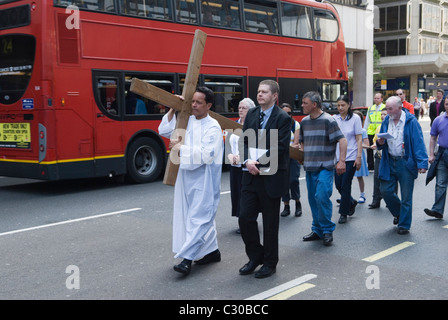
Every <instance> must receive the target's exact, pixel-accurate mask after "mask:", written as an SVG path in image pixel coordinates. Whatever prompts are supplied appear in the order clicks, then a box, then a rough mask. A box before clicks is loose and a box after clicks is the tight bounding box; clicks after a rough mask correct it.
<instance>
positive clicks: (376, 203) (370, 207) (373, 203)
mask: <svg viewBox="0 0 448 320" xmlns="http://www.w3.org/2000/svg"><path fill="white" fill-rule="evenodd" d="M379 207H380V203H379V202H372V203H371V204H369V209H376V208H379Z"/></svg>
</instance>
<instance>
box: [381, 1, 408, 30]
mask: <svg viewBox="0 0 448 320" xmlns="http://www.w3.org/2000/svg"><path fill="white" fill-rule="evenodd" d="M406 12H407V8H406V5H401V6H392V7H383V8H380V29H381V31H397V30H406Z"/></svg>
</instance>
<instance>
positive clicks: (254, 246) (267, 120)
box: [239, 80, 291, 278]
mask: <svg viewBox="0 0 448 320" xmlns="http://www.w3.org/2000/svg"><path fill="white" fill-rule="evenodd" d="M279 90H280V88H279V86H278V83H277V82H275V81H273V80H263V81H261V82H260V84H259V86H258V92H257V101H258V103H259V106H257V107H256V108H252V109H250V110H249V111H248V113H247V116H246V120H245V122H244V126H243V136H242V137H241V138H240V140H239V142H240V150H244V153H242V152H240V154H243V155H244V158H243V159H242V160H243V178H242V190H241V204H240V206H241V207H240V216H239V225H240V230H241V236H242V238H243V241H244V244H245V246H246V254H247V255H248V257H249V262H248V263H247V264H245V265H244V266H243V267H242V268H241V269H240V270H239V272H240V274H241V275H247V274H251V273H252V272H254V271H255V269H256V268H257V267H258V266H259V265H263V266H262V267H261V268H260V270H258V272H257V273H256V274H255V277H256V278H265V277H269V276H271V275H272V274H273V273H275V271H276V266H277V263H278V227H279V211H280V199H281V196H282V195H283V194H285V193H286V191H287V190H288V179H289V178H288V177H289V175H288V166H289V142H290V139H291V133H290V131H291V119H290V117H289V116H288V114H287V113H286V112H284V111H283V110H281V109H280V107H278V106H277V105H276V101H277V99H278V94H279ZM256 151H257V152H258V153H257V152H256ZM264 151H265V152H264ZM260 211H261V213H262V217H263V245H262V244H261V243H260V235H259V232H258V223H257V217H258V213H259V212H260Z"/></svg>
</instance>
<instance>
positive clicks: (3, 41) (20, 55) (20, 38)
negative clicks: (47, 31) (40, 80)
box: [0, 34, 36, 104]
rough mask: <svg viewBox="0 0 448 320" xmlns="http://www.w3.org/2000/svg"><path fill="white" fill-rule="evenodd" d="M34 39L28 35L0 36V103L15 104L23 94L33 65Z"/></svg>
mask: <svg viewBox="0 0 448 320" xmlns="http://www.w3.org/2000/svg"><path fill="white" fill-rule="evenodd" d="M35 50H36V39H35V38H34V37H33V36H29V35H18V34H14V35H4V36H0V103H1V104H12V103H15V102H17V101H18V100H19V99H20V98H21V97H22V96H23V94H24V93H25V90H26V88H27V87H28V83H29V82H30V78H31V73H32V71H33V65H34V55H35Z"/></svg>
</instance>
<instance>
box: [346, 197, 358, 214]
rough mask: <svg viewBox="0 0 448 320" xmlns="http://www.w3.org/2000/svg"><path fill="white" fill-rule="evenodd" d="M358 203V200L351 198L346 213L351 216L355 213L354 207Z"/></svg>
mask: <svg viewBox="0 0 448 320" xmlns="http://www.w3.org/2000/svg"><path fill="white" fill-rule="evenodd" d="M357 205H358V201H356V200H353V203H352V206H351V207H350V211H349V213H348V215H349V216H352V215H353V214H354V213H355V208H356V206H357Z"/></svg>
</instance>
